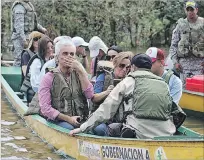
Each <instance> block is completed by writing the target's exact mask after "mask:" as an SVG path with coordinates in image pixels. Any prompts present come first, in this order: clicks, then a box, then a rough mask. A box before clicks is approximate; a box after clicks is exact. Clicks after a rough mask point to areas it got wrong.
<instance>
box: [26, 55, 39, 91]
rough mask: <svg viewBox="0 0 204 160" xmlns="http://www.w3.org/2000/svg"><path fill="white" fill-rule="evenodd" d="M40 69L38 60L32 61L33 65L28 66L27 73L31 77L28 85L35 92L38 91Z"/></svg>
mask: <svg viewBox="0 0 204 160" xmlns="http://www.w3.org/2000/svg"><path fill="white" fill-rule="evenodd" d="M40 68H41V62H40V59H39V58H36V59H34V60H33V63H32V64H31V66H30V70H29V73H30V75H31V76H30V83H31V86H32V88H33V90H34V91H35V92H37V91H38V87H39V84H40V79H39V78H40Z"/></svg>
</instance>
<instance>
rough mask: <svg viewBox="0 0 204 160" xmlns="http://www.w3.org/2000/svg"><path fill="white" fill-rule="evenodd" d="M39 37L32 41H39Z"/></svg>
mask: <svg viewBox="0 0 204 160" xmlns="http://www.w3.org/2000/svg"><path fill="white" fill-rule="evenodd" d="M40 38H41V37H35V38H33V41H35V42H36V41H38V40H39V39H40Z"/></svg>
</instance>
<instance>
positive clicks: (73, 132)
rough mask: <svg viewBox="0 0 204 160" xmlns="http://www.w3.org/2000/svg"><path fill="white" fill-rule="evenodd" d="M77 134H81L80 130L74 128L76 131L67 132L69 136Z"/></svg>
mask: <svg viewBox="0 0 204 160" xmlns="http://www.w3.org/2000/svg"><path fill="white" fill-rule="evenodd" d="M77 133H81V129H80V128H76V129H73V130H71V131H70V132H69V135H70V136H73V135H74V134H77Z"/></svg>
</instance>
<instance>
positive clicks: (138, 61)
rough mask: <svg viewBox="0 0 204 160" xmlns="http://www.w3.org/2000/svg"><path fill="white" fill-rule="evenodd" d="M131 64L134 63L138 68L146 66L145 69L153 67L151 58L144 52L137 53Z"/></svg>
mask: <svg viewBox="0 0 204 160" xmlns="http://www.w3.org/2000/svg"><path fill="white" fill-rule="evenodd" d="M131 64H134V65H135V66H136V67H138V68H145V69H151V68H152V60H151V58H150V57H149V56H148V55H146V54H144V53H139V54H136V55H135V56H134V57H133V58H132V62H131Z"/></svg>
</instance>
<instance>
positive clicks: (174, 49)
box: [169, 0, 204, 86]
mask: <svg viewBox="0 0 204 160" xmlns="http://www.w3.org/2000/svg"><path fill="white" fill-rule="evenodd" d="M185 13H186V16H187V17H186V18H185V19H183V18H180V19H179V20H178V21H177V26H176V28H175V29H174V31H173V35H172V41H171V47H170V51H169V53H170V54H171V58H172V60H173V64H174V67H175V69H176V70H177V71H178V72H180V78H181V80H182V82H183V84H184V86H185V80H186V78H187V77H191V76H193V75H201V74H203V65H204V18H202V17H199V16H198V15H197V13H198V6H197V4H196V2H195V1H193V0H189V1H187V2H186V4H185Z"/></svg>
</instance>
